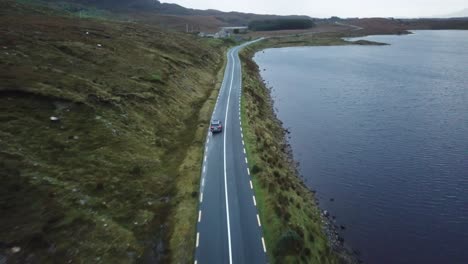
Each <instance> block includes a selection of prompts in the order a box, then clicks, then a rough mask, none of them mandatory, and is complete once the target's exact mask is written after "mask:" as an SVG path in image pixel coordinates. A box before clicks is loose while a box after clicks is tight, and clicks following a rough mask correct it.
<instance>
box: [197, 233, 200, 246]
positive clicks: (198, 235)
mask: <svg viewBox="0 0 468 264" xmlns="http://www.w3.org/2000/svg"><path fill="white" fill-rule="evenodd" d="M199 242H200V232H198V233H197V245H196V246H197V247H198V244H199Z"/></svg>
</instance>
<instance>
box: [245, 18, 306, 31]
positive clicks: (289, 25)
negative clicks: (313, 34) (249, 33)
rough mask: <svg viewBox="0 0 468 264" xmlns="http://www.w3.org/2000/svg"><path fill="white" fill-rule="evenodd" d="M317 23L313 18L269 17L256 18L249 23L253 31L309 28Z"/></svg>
mask: <svg viewBox="0 0 468 264" xmlns="http://www.w3.org/2000/svg"><path fill="white" fill-rule="evenodd" d="M314 25H315V24H314V22H313V21H312V20H311V19H303V18H291V19H267V20H254V21H251V22H250V23H249V29H250V30H253V31H267V30H284V29H307V28H311V27H313V26H314Z"/></svg>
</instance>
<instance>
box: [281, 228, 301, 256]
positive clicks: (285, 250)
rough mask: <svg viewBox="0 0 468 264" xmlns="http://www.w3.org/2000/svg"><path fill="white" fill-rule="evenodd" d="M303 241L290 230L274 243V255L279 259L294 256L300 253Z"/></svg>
mask: <svg viewBox="0 0 468 264" xmlns="http://www.w3.org/2000/svg"><path fill="white" fill-rule="evenodd" d="M303 247H304V240H303V239H302V238H301V237H300V236H299V235H298V234H297V233H296V232H295V231H294V230H292V229H288V230H286V231H285V232H283V233H282V234H281V237H280V239H279V240H278V242H277V243H276V246H275V251H274V254H275V255H276V256H279V257H284V256H289V255H296V254H299V253H300V252H301V251H302V248H303Z"/></svg>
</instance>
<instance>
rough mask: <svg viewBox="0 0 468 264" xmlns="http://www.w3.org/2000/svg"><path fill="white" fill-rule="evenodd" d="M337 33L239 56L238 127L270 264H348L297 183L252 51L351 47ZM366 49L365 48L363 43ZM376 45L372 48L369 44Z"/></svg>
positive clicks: (281, 41) (279, 41)
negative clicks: (247, 160)
mask: <svg viewBox="0 0 468 264" xmlns="http://www.w3.org/2000/svg"><path fill="white" fill-rule="evenodd" d="M341 37H342V35H340V34H337V33H332V34H320V35H314V36H312V35H307V36H291V37H282V38H270V39H267V40H264V41H261V42H258V43H256V44H253V45H252V46H248V47H246V48H245V49H244V50H243V51H241V53H240V56H241V61H242V71H243V75H242V78H243V79H242V82H243V95H242V126H243V130H244V136H245V140H246V149H247V154H248V157H249V160H250V161H251V162H250V171H251V173H252V178H253V182H254V187H255V194H256V197H257V202H258V203H257V207H258V209H259V213H260V216H261V219H262V223H263V231H264V236H265V240H266V245H267V248H268V252H269V256H270V260H271V262H272V263H342V262H345V263H352V262H353V261H355V260H354V259H353V258H352V257H350V256H349V255H348V254H347V253H346V252H345V251H344V250H343V249H339V248H338V249H337V247H336V245H333V244H332V243H331V242H330V239H329V237H327V234H326V232H325V231H324V219H323V218H322V216H321V212H320V209H319V208H318V206H317V205H316V203H315V198H314V195H313V193H312V192H311V191H310V190H308V188H307V187H306V186H305V185H304V183H303V182H302V180H301V179H300V178H299V175H298V172H297V170H296V167H295V162H294V160H293V159H292V154H291V149H290V147H289V145H288V143H287V141H286V139H285V135H286V133H287V131H286V130H284V129H283V127H282V124H281V122H280V121H279V120H278V119H277V117H276V115H275V113H274V110H273V102H272V99H271V97H270V93H269V90H268V89H267V88H266V87H265V85H264V83H263V82H262V79H261V76H260V74H259V69H258V66H257V65H256V64H255V62H254V61H253V60H252V56H253V55H254V54H255V52H256V51H259V50H262V49H264V48H268V47H286V46H313V45H315V46H318V45H349V44H364V43H362V42H361V43H352V42H347V41H345V40H343V39H342V38H341ZM366 44H367V43H366ZM370 44H374V43H370Z"/></svg>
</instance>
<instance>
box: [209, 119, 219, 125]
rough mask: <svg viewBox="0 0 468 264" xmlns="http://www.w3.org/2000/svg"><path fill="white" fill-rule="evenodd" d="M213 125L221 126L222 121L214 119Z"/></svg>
mask: <svg viewBox="0 0 468 264" xmlns="http://www.w3.org/2000/svg"><path fill="white" fill-rule="evenodd" d="M211 123H212V124H219V123H221V121H219V120H218V119H213V121H211Z"/></svg>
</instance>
